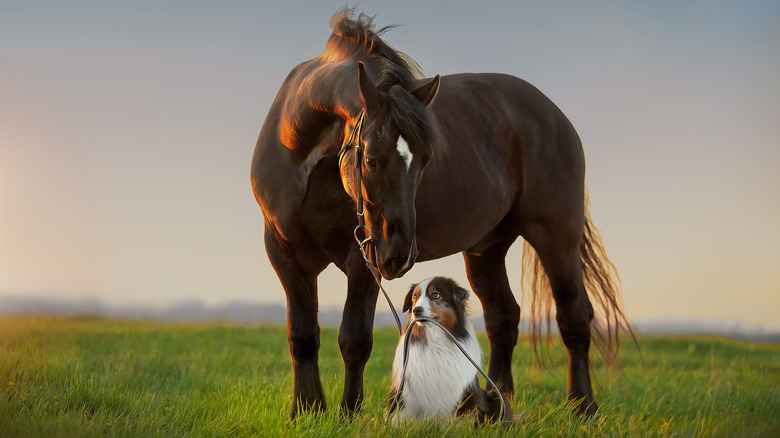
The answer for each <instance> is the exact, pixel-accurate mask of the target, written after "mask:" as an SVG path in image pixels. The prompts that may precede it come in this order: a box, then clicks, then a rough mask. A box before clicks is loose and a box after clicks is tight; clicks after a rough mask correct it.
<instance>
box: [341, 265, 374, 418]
mask: <svg viewBox="0 0 780 438" xmlns="http://www.w3.org/2000/svg"><path fill="white" fill-rule="evenodd" d="M346 274H347V300H346V302H345V303H344V313H343V314H342V318H341V328H340V329H339V347H340V348H341V356H342V358H343V359H344V394H343V396H342V399H341V407H342V409H344V410H345V411H346V412H347V413H349V414H353V413H355V412H356V411H358V410H359V409H360V407H361V404H362V402H363V370H364V369H365V366H366V362H368V359H369V356H370V355H371V350H372V348H373V345H374V338H373V327H374V312H375V309H376V298H377V293H378V292H379V286H378V285H377V283H376V281H375V280H374V277H373V276H372V275H371V272H370V271H369V270H368V268H366V264H365V262H364V261H363V258H362V256H360V255H359V254H358V255H357V257H353V258H352V260H351V262H348V263H347V267H346Z"/></svg>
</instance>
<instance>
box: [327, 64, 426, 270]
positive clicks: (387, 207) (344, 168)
mask: <svg viewBox="0 0 780 438" xmlns="http://www.w3.org/2000/svg"><path fill="white" fill-rule="evenodd" d="M358 82H359V85H360V95H361V100H362V104H363V108H364V110H365V113H364V116H363V117H364V118H363V121H362V128H361V129H360V130H359V135H360V138H359V139H357V138H356V139H355V141H360V142H361V143H362V145H363V150H362V153H361V154H360V156H361V162H360V163H356V161H355V160H356V159H357V158H356V157H357V156H358V155H357V154H352V153H348V154H347V155H346V156H345V157H344V160H343V163H342V165H341V179H342V182H343V184H344V188H345V189H346V191H347V193H348V194H349V195H350V196H351V197H352V198H353V199H355V200H356V201H357V200H358V196H359V192H358V188H359V187H360V188H362V190H361V193H360V194H361V195H362V197H363V201H364V217H365V221H366V226H367V227H368V230H369V231H370V233H371V237H372V239H373V243H374V245H373V248H372V249H371V250H370V251H369V253H368V257H369V261H370V262H371V263H372V264H374V266H376V267H377V268H378V269H379V272H380V273H381V274H382V276H383V277H385V278H386V279H388V280H389V279H393V278H398V277H400V276H402V275H403V274H404V273H406V271H408V270H409V269H411V267H412V265H414V262H415V261H416V260H417V256H418V251H417V242H416V239H415V224H416V212H415V207H414V201H415V197H416V194H417V187H418V185H419V184H420V180H421V179H422V173H423V170H424V169H425V166H426V164H427V163H428V161H429V160H430V158H431V155H432V142H433V141H434V129H433V122H432V120H431V117H430V115H429V113H428V110H427V108H426V106H427V105H429V104H430V103H431V101H432V100H433V98H434V97H435V96H436V93H437V91H438V89H439V77H438V76H436V77H435V78H434V79H432V80H431V81H428V82H427V83H425V84H424V85H422V86H420V87H419V88H417V89H415V90H412V91H408V90H406V89H404V88H403V87H401V86H400V85H394V86H392V87H390V88H389V89H387V91H383V90H381V89H379V88H377V87H376V86H375V85H374V83H373V82H372V81H371V79H370V78H369V76H368V74H367V73H366V70H365V67H364V65H363V64H362V63H360V64H359V67H358ZM353 129H354V128H353ZM358 165H359V166H360V172H361V174H362V182H361V181H358V177H357V172H356V166H358ZM366 234H367V233H366Z"/></svg>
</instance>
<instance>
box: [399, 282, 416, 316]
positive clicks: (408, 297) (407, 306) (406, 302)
mask: <svg viewBox="0 0 780 438" xmlns="http://www.w3.org/2000/svg"><path fill="white" fill-rule="evenodd" d="M416 287H417V285H416V284H413V285H412V287H410V288H409V292H407V293H406V298H404V308H403V310H402V311H403V312H408V311H409V310H412V304H414V303H412V294H413V293H414V289H415V288H416Z"/></svg>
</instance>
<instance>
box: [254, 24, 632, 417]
mask: <svg viewBox="0 0 780 438" xmlns="http://www.w3.org/2000/svg"><path fill="white" fill-rule="evenodd" d="M331 27H332V29H333V34H332V35H331V37H330V39H329V40H328V43H327V45H326V48H325V51H324V52H323V53H322V54H321V55H320V56H319V57H317V58H315V59H312V60H309V61H306V62H303V63H301V64H300V65H298V66H297V67H295V68H294V69H293V70H292V72H290V74H289V76H288V77H287V79H286V80H285V81H284V83H283V84H282V87H281V89H280V90H279V94H278V95H277V96H276V99H275V100H274V102H273V105H272V106H271V109H270V110H269V112H268V116H267V117H266V119H265V123H264V124H263V127H262V130H261V131H260V136H259V138H258V140H257V147H256V149H255V153H254V158H253V160H252V170H251V177H252V185H253V188H254V192H255V196H256V198H257V201H258V202H259V204H260V207H261V209H262V211H263V216H264V218H265V246H266V251H267V252H268V257H269V259H270V261H271V264H272V265H273V267H274V269H275V270H276V273H277V274H278V276H279V279H280V280H281V282H282V285H283V287H284V290H285V292H286V294H287V311H288V327H287V332H288V340H289V344H290V354H291V356H292V361H293V372H294V376H295V377H294V390H293V400H292V410H291V415H292V416H295V415H296V414H297V413H298V412H299V411H300V410H302V409H304V410H305V409H314V410H320V409H325V407H326V405H325V395H324V392H323V389H322V383H321V381H320V376H319V367H318V363H317V356H318V351H319V346H320V337H319V334H320V331H319V325H318V322H317V311H318V298H317V277H318V275H319V274H320V272H322V271H323V270H324V269H325V267H327V266H328V265H329V264H331V263H333V264H335V265H336V266H338V267H339V268H340V269H341V270H342V271H343V272H344V273H345V274H346V276H347V279H348V286H347V298H346V304H345V307H344V313H343V319H342V323H341V328H340V332H339V345H340V348H341V353H342V356H343V359H344V367H345V377H344V393H343V397H342V400H341V406H342V407H343V408H344V409H345V410H347V411H348V412H354V411H355V410H356V409H359V408H360V405H361V402H362V398H363V369H364V367H365V364H366V362H367V361H368V358H369V355H370V354H371V349H372V346H373V340H372V328H373V320H374V309H375V306H376V299H377V294H378V286H377V284H376V283H375V281H374V278H373V276H372V273H371V271H370V270H369V269H368V268H367V266H366V263H365V261H364V259H363V256H362V254H361V252H360V250H359V247H358V245H357V243H356V242H355V239H354V238H353V229H354V228H355V225H356V219H355V212H356V201H355V200H356V199H357V197H358V187H360V188H361V194H362V197H363V199H364V200H365V209H366V210H365V219H366V225H367V228H368V230H369V231H370V234H371V236H372V239H373V245H371V247H370V248H371V249H370V250H369V251H368V258H369V260H370V261H371V262H372V263H373V264H374V265H375V266H376V267H377V269H378V270H379V272H381V274H382V276H383V277H384V278H386V279H393V278H398V277H400V276H402V275H403V274H404V273H405V272H406V271H408V270H409V269H410V268H411V267H412V265H413V264H414V263H415V262H416V261H424V260H431V259H436V258H440V257H444V256H447V255H450V254H453V253H456V252H462V253H463V256H464V258H465V262H466V270H467V274H468V278H469V281H470V283H471V286H472V288H473V290H474V292H475V293H476V295H477V296H478V297H479V299H480V300H481V303H482V307H483V308H484V316H485V326H486V330H487V335H488V338H489V340H490V359H489V368H488V374H489V376H490V377H491V379H493V381H495V382H496V384H497V385H498V387H499V388H500V389H501V391H502V392H504V393H507V394H510V395H511V394H512V393H513V392H514V383H513V380H512V373H511V359H512V350H513V348H514V346H515V344H516V342H517V335H518V326H519V321H520V307H519V306H518V304H517V302H516V300H515V297H514V296H513V294H512V291H511V290H510V287H509V281H508V279H507V271H506V266H505V260H504V259H505V256H506V253H507V250H508V249H509V247H510V246H511V245H512V243H513V242H514V241H515V240H516V239H517V237H518V236H522V237H523V238H524V239H525V241H526V243H527V245H526V247H525V255H524V259H525V260H526V261H528V263H523V265H524V270H527V271H528V272H529V273H530V274H532V275H534V276H535V278H536V280H535V281H532V283H536V284H538V285H543V286H547V288H546V289H545V288H542V289H541V290H536V291H534V297H538V299H539V300H544V299H545V297H550V296H551V297H552V298H553V299H554V302H555V308H556V310H557V313H556V320H557V322H558V327H559V329H560V332H561V336H562V337H563V341H564V344H565V345H566V348H567V349H568V353H569V389H568V395H569V398H570V399H573V400H576V401H577V402H578V403H579V407H580V409H581V410H583V411H584V412H587V413H593V412H595V411H596V409H597V405H596V401H595V399H594V397H593V390H592V388H591V382H590V373H589V364H588V350H589V347H590V343H591V329H594V333H596V332H597V331H598V330H596V329H598V328H602V329H605V330H604V331H605V332H606V337H605V338H606V339H608V340H613V339H616V334H617V329H618V328H619V327H620V326H621V325H623V324H624V323H626V321H625V317H624V315H623V312H622V310H621V309H620V297H619V292H618V290H617V288H616V286H615V285H614V278H615V276H614V271H613V270H614V268H613V267H612V265H611V264H610V263H609V261H608V260H607V259H606V258H605V255H604V253H603V249H602V248H601V244H600V242H599V239H598V236H597V235H595V234H594V232H593V231H594V228H593V227H592V226H591V224H590V221H589V219H588V216H587V207H586V205H585V190H584V173H585V161H584V157H583V152H582V146H581V143H580V139H579V137H578V136H577V133H576V132H575V130H574V128H573V127H572V125H571V124H570V122H569V121H568V120H567V118H566V117H565V116H564V115H563V113H562V112H561V111H560V110H559V109H558V108H557V107H556V106H555V105H554V104H553V103H552V102H551V101H550V100H549V99H548V98H547V97H545V96H544V95H543V94H542V93H541V92H540V91H539V90H537V89H536V88H534V87H533V86H531V85H530V84H528V83H527V82H525V81H523V80H521V79H517V78H515V77H512V76H507V75H499V74H458V75H451V76H445V77H442V78H439V77H438V76H437V77H435V78H433V79H420V71H419V67H418V66H417V64H415V63H414V61H412V60H411V59H409V58H408V57H406V56H405V55H403V54H401V53H400V52H398V51H396V50H394V49H393V48H391V47H390V46H388V45H387V44H386V43H385V42H384V41H382V39H381V38H379V35H380V34H381V33H382V32H383V31H384V30H386V28H384V29H381V30H375V29H374V26H373V23H372V20H371V19H370V18H368V17H366V16H364V15H362V14H361V15H360V16H359V17H355V15H354V12H353V11H352V10H351V9H344V10H342V11H341V12H339V13H337V14H336V15H335V16H334V17H333V18H331ZM363 112H364V115H363V116H364V120H363V122H362V129H360V133H359V134H360V138H359V139H358V140H359V141H361V144H362V145H363V150H362V152H363V153H362V155H361V160H360V162H359V163H357V162H356V157H357V155H356V154H354V153H350V152H349V151H348V152H347V153H345V154H344V156H343V162H340V160H339V154H338V152H339V150H340V148H341V146H342V144H343V143H344V141H345V139H347V138H349V137H350V135H351V134H353V132H354V131H356V129H355V128H356V124H357V120H358V117H359V115H360V114H361V113H363ZM356 166H360V169H361V171H362V181H358V180H357V176H356V172H355V169H356ZM359 182H360V183H361V184H358V183H359ZM529 245H530V246H529ZM531 247H532V248H531ZM542 268H543V269H542ZM536 274H538V275H536ZM550 290H551V293H550ZM589 296H590V299H589ZM548 299H549V298H548ZM591 299H593V300H594V302H595V303H596V304H597V308H596V310H597V311H598V312H595V313H599V314H601V316H602V317H603V318H601V319H602V322H601V323H600V324H596V323H595V321H594V323H593V324H592V322H591V321H592V320H593V318H594V307H593V306H592V305H591ZM534 300H537V298H534ZM535 303H536V304H535V305H534V306H533V307H539V308H545V307H547V308H549V307H550V306H545V305H541V306H539V305H538V304H539V301H535ZM608 345H610V346H611V345H612V342H609V343H608ZM388 372H389V370H388Z"/></svg>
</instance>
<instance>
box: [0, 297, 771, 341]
mask: <svg viewBox="0 0 780 438" xmlns="http://www.w3.org/2000/svg"><path fill="white" fill-rule="evenodd" d="M0 314H6V315H18V314H46V315H62V316H69V315H85V314H88V315H101V316H108V317H115V318H127V319H151V320H165V321H223V322H231V323H240V324H274V325H282V324H286V323H287V309H286V307H285V306H282V305H278V304H263V303H253V302H238V301H235V302H226V303H223V304H218V305H207V304H205V303H203V302H201V301H197V300H191V301H182V302H179V303H176V304H174V305H170V306H166V307H160V308H154V307H151V306H125V307H119V306H110V305H107V304H105V303H103V302H101V301H99V300H94V299H81V300H64V299H57V298H40V297H24V296H13V295H11V296H0ZM405 319H406V318H405V317H404V315H401V321H402V323H403V322H404V321H405ZM472 319H473V322H474V326H475V328H476V329H477V330H479V331H484V327H485V326H484V322H483V319H482V315H474V317H473V318H472ZM319 320H320V324H321V325H322V326H324V327H338V326H339V324H340V323H341V310H340V309H336V308H325V309H322V310H320V313H319ZM524 324H527V322H524ZM634 324H635V326H636V328H637V331H638V333H639V334H643V335H701V334H711V335H718V336H724V337H728V338H731V339H737V340H744V341H751V342H763V343H774V344H780V327H778V326H771V325H759V324H749V323H745V322H741V321H737V320H728V319H715V318H706V319H703V318H685V317H663V318H642V319H637V320H635V321H634ZM374 325H375V326H377V327H392V326H394V325H395V320H394V318H393V316H392V315H391V314H390V313H389V312H380V313H377V315H376V318H375V320H374ZM554 329H555V328H554V327H553V330H554Z"/></svg>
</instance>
